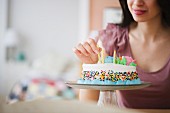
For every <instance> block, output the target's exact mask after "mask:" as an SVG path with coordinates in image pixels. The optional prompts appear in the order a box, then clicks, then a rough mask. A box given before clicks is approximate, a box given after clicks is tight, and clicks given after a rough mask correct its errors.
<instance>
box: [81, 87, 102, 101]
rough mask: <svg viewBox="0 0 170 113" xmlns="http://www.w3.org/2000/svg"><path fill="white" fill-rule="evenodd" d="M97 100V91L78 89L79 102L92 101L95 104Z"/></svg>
mask: <svg viewBox="0 0 170 113" xmlns="http://www.w3.org/2000/svg"><path fill="white" fill-rule="evenodd" d="M98 99H99V91H97V90H87V89H80V91H79V100H80V101H94V102H97V101H98Z"/></svg>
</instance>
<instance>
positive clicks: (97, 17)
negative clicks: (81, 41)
mask: <svg viewBox="0 0 170 113" xmlns="http://www.w3.org/2000/svg"><path fill="white" fill-rule="evenodd" d="M106 7H120V4H119V1H118V0H90V30H100V29H102V28H103V26H102V23H103V9H104V8H106Z"/></svg>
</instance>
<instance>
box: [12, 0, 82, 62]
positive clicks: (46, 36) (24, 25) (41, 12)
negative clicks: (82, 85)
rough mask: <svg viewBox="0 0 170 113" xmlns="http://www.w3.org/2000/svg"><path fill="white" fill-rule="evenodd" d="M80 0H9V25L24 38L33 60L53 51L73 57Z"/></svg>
mask: <svg viewBox="0 0 170 113" xmlns="http://www.w3.org/2000/svg"><path fill="white" fill-rule="evenodd" d="M78 3H79V0H10V4H9V5H10V6H9V7H10V9H9V27H12V28H14V29H16V30H17V31H18V33H19V35H20V38H22V43H23V44H22V49H24V51H25V52H26V55H27V58H28V59H29V60H30V61H31V60H33V59H35V58H38V57H40V56H42V55H44V54H46V53H48V52H50V51H56V52H58V53H60V54H63V55H65V56H73V52H72V47H73V46H74V45H75V43H76V42H77V38H78V32H77V31H78Z"/></svg>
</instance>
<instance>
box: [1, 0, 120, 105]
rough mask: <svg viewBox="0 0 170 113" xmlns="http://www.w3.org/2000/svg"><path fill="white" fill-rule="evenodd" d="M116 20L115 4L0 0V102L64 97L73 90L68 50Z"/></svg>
mask: <svg viewBox="0 0 170 113" xmlns="http://www.w3.org/2000/svg"><path fill="white" fill-rule="evenodd" d="M120 21H121V9H120V5H119V2H118V0H0V99H1V101H0V102H1V104H2V103H4V102H15V101H18V100H27V99H35V98H37V97H39V96H40V97H42V96H43V97H48V98H51V97H55V96H57V97H64V98H67V99H77V98H78V91H77V90H75V89H72V88H69V87H67V86H65V84H64V81H74V80H77V79H78V78H79V77H80V73H81V62H79V60H78V59H77V58H76V57H75V55H74V53H73V52H72V48H73V47H74V46H76V44H77V43H78V42H80V41H84V40H85V39H86V38H88V37H89V36H92V35H94V34H93V33H95V31H97V30H101V29H103V28H105V27H106V25H107V23H118V22H120Z"/></svg>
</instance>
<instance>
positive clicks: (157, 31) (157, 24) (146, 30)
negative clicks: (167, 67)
mask: <svg viewBox="0 0 170 113" xmlns="http://www.w3.org/2000/svg"><path fill="white" fill-rule="evenodd" d="M164 29H165V28H164V27H163V25H162V23H161V18H159V17H158V18H155V19H152V20H150V21H147V22H139V23H137V24H136V30H137V33H138V36H140V37H139V38H140V39H141V41H147V42H148V41H156V40H157V39H159V37H160V36H159V35H162V33H163V32H164Z"/></svg>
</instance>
